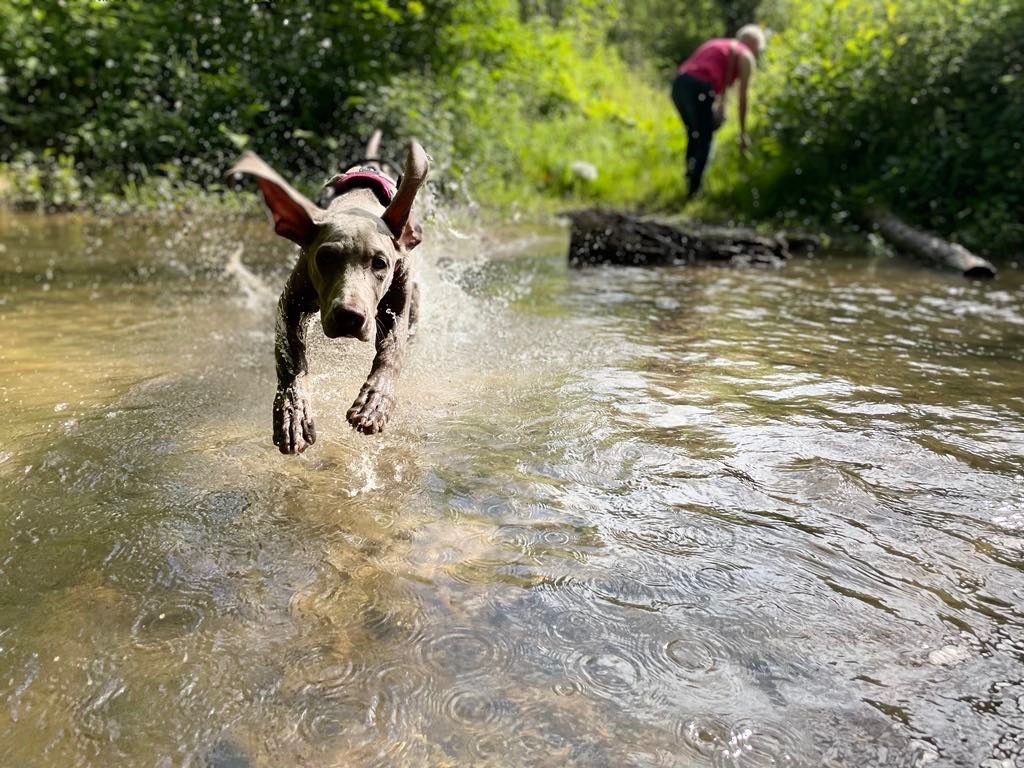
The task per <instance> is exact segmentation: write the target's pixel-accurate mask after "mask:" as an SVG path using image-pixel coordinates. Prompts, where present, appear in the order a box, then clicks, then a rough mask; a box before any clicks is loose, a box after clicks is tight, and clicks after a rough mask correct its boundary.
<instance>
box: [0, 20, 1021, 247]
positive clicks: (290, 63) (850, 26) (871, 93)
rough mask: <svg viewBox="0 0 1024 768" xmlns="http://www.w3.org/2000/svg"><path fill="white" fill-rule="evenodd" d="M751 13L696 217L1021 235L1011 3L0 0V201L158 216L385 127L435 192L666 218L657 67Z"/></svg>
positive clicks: (317, 173)
mask: <svg viewBox="0 0 1024 768" xmlns="http://www.w3.org/2000/svg"><path fill="white" fill-rule="evenodd" d="M752 14H756V15H757V16H758V18H759V19H760V20H761V21H762V22H764V23H766V24H767V25H768V26H769V27H770V28H772V31H773V33H774V34H773V35H772V37H771V38H770V40H769V45H768V53H767V56H766V57H765V60H764V61H763V62H762V69H761V71H760V72H759V73H758V75H757V76H756V77H755V79H754V87H755V93H754V97H753V102H752V103H753V108H754V112H753V114H752V116H751V121H752V125H753V131H752V132H753V134H754V139H755V150H754V152H753V153H752V155H751V157H750V158H749V159H747V160H746V161H741V160H740V158H739V157H738V156H737V154H736V150H735V144H736V142H735V138H736V135H735V134H736V129H737V126H736V119H735V107H736V100H735V98H733V99H731V108H730V109H731V112H732V119H731V120H730V121H729V122H728V123H727V125H726V127H725V128H724V129H723V130H722V132H721V133H720V135H719V136H718V137H717V138H716V147H715V149H716V154H717V156H716V157H715V158H714V159H713V160H712V163H711V165H710V167H709V170H708V174H707V177H706V182H705V191H706V195H707V197H706V198H705V200H704V201H703V202H702V203H700V204H699V205H698V207H697V208H696V209H695V210H696V212H699V213H701V212H703V213H708V214H717V215H719V216H721V215H722V214H723V213H725V214H729V213H731V212H739V213H742V214H744V215H746V216H747V217H750V218H763V217H768V218H772V219H778V218H784V219H785V218H798V219H804V220H810V221H815V220H817V221H826V222H834V223H842V222H844V221H846V220H848V219H849V218H851V215H853V216H855V215H856V213H857V212H858V211H859V210H860V209H861V208H862V206H863V204H864V203H865V202H867V201H869V200H872V199H877V200H881V201H883V202H885V203H887V204H889V205H891V206H893V207H894V208H896V209H897V210H898V211H900V212H902V213H904V214H906V215H908V217H909V218H910V219H912V220H914V221H916V222H919V223H921V224H923V225H926V226H929V227H931V228H934V229H936V230H937V231H940V232H944V233H950V234H954V235H956V236H958V237H960V238H962V239H963V240H964V241H965V242H967V243H968V244H972V245H975V246H977V245H978V244H988V245H990V246H992V247H993V248H1000V247H1003V246H1004V245H1006V244H1009V243H1019V242H1024V229H1022V227H1024V225H1022V224H1021V220H1020V215H1019V214H1020V211H1021V209H1022V207H1024V192H1022V188H1024V176H1022V174H1024V163H1021V162H1020V158H1021V142H1022V141H1024V138H1022V133H1021V129H1020V126H1021V125H1022V124H1024V46H1021V45H1020V40H1022V39H1024V4H1022V3H1021V2H1020V0H760V2H758V1H757V0H692V2H689V3H685V4H678V3H676V2H674V0H636V1H635V2H628V3H627V2H625V1H624V0H575V1H574V2H568V0H344V1H341V0H331V1H329V2H321V1H320V0H289V2H287V3H286V2H283V0H250V1H249V2H234V3H226V4H221V5H220V6H213V5H210V4H208V3H206V2H200V0H174V1H171V0H151V1H148V2H144V1H143V0H109V1H108V0H39V1H35V0H0V127H2V131H3V137H4V142H3V143H2V144H0V193H3V190H2V187H3V186H4V183H3V180H4V179H7V181H6V186H7V194H8V196H10V197H14V198H16V199H19V200H22V201H26V202H28V203H30V204H34V205H43V206H50V207H64V206H73V205H76V204H79V203H81V202H83V201H94V200H97V199H109V198H110V197H111V196H113V197H116V198H118V199H121V200H125V199H127V200H135V201H139V202H141V203H144V204H177V201H179V200H180V199H181V197H182V192H183V191H184V192H188V193H191V192H193V191H195V190H199V189H203V190H206V191H213V192H215V193H219V192H220V191H221V190H222V187H221V174H222V173H223V170H224V169H225V168H227V167H228V166H229V164H230V163H231V162H232V161H233V159H234V158H235V157H237V155H238V153H239V152H240V151H241V150H242V149H254V150H256V151H258V152H259V153H260V154H261V155H263V156H264V157H265V158H266V159H267V160H268V161H270V162H271V163H272V164H274V165H275V166H276V167H278V168H279V169H280V170H281V171H282V173H284V174H285V175H286V176H288V177H290V178H294V179H296V180H298V181H299V184H300V186H305V187H306V188H307V190H309V189H311V188H312V187H313V186H315V184H316V182H317V181H318V180H320V179H321V178H323V177H324V175H325V174H327V173H330V172H333V171H334V170H336V169H337V168H338V167H340V166H341V165H343V164H344V163H345V162H347V161H350V160H353V159H356V158H358V157H359V155H360V152H361V150H362V142H363V140H364V139H365V137H366V136H367V135H369V133H370V131H371V130H372V129H373V128H375V127H380V128H382V129H383V130H384V131H385V134H386V135H387V137H388V138H389V139H392V140H394V139H397V138H403V137H405V136H408V135H416V136H419V137H420V138H421V139H422V140H423V142H424V144H425V145H426V146H427V148H428V150H429V151H430V153H431V154H432V156H433V159H434V163H435V172H434V179H435V183H436V185H437V186H438V188H439V189H440V191H441V193H442V195H445V196H449V197H456V198H461V199H466V198H470V199H476V200H480V201H482V202H485V203H486V202H503V203H508V202H523V203H529V202H530V201H532V200H536V199H538V198H545V199H551V198H572V199H575V200H593V201H601V202H612V203H632V204H640V205H644V206H647V207H661V208H676V207H678V204H679V203H680V201H681V196H682V193H683V179H682V176H683V174H682V166H683V152H684V146H685V139H684V136H683V131H682V130H681V126H680V123H679V118H678V116H677V115H676V114H675V111H674V109H673V107H672V105H671V102H670V100H669V98H668V89H669V82H670V81H671V79H672V75H673V71H674V65H675V64H676V63H677V62H678V61H679V60H680V59H681V58H682V57H684V56H685V55H687V54H688V53H690V52H691V51H692V50H693V48H695V47H696V46H697V45H698V44H699V43H700V42H701V41H702V40H704V39H706V38H707V37H710V36H714V35H720V34H722V33H723V32H724V31H725V30H726V29H727V28H729V27H735V26H737V25H738V24H740V23H743V22H746V21H750V20H751V18H750V17H751V15H752ZM385 150H386V151H388V150H390V151H392V152H394V151H396V150H397V146H396V144H395V143H394V141H392V142H391V143H388V144H386V145H385ZM581 164H583V165H582V167H586V164H589V165H592V166H593V167H594V168H596V170H597V175H596V177H595V178H591V177H590V175H589V174H586V173H582V172H581V171H580V168H581Z"/></svg>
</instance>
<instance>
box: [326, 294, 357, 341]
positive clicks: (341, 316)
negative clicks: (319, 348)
mask: <svg viewBox="0 0 1024 768" xmlns="http://www.w3.org/2000/svg"><path fill="white" fill-rule="evenodd" d="M322 324H323V327H324V335H325V336H327V337H328V338H331V339H336V338H338V337H340V336H352V337H354V338H357V339H363V340H364V341H365V340H366V339H367V337H368V331H367V322H366V314H365V313H363V312H361V311H359V310H358V309H354V308H352V307H346V306H345V305H344V304H342V303H341V302H340V301H335V302H334V303H333V304H332V305H331V308H330V311H329V312H327V314H325V315H324V316H323V317H322Z"/></svg>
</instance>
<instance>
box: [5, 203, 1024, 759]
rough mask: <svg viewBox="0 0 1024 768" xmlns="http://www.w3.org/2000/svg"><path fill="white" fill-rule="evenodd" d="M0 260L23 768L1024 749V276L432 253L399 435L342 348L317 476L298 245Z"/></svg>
mask: <svg viewBox="0 0 1024 768" xmlns="http://www.w3.org/2000/svg"><path fill="white" fill-rule="evenodd" d="M0 244H2V248H0V257H2V262H0V263H2V269H0V318H2V319H0V327H2V329H3V333H2V335H0V361H2V362H3V366H2V369H0V397H2V398H3V404H4V410H5V413H6V414H7V416H6V418H5V419H4V420H3V421H2V422H0V437H2V444H0V481H2V483H0V501H2V506H0V510H2V512H0V534H2V535H0V607H2V611H0V700H2V701H3V703H4V709H3V711H2V712H0V758H2V759H0V762H2V763H3V764H12V765H15V764H17V765H52V764H62V765H63V764H66V765H94V764H114V763H116V764H125V765H128V764H132V765H134V764H139V765H143V764H144V765H152V764H157V765H176V764H179V763H181V764H192V765H195V764H199V765H204V764H206V765H216V766H242V765H250V766H261V765H266V766H271V765H282V764H308V765H396V764H410V765H414V764H415V765H422V764H430V765H438V764H455V765H495V766H507V765H531V766H533V765H552V766H554V765H559V766H561V765H579V766H600V765H607V766H619V765H666V766H668V765H715V766H753V765H811V764H813V765H822V764H824V765H858V766H860V765H906V766H914V765H926V764H948V765H960V764H979V763H982V762H983V761H985V760H1010V761H1012V760H1014V759H1020V757H1019V756H1020V754H1021V751H1022V748H1024V745H1022V744H1021V742H1020V740H1019V738H1020V737H1019V728H1018V727H1017V726H1018V725H1019V722H1020V718H1021V710H1020V707H1021V704H1020V702H1021V701H1022V700H1024V687H1022V685H1021V683H1020V680H1022V679H1024V641H1022V638H1024V631H1022V624H1024V616H1022V613H1021V610H1020V608H1019V606H1020V604H1021V598H1022V597H1024V572H1022V571H1024V567H1022V566H1024V549H1022V547H1024V534H1022V529H1024V486H1022V476H1024V475H1022V467H1021V459H1020V457H1021V455H1022V454H1024V450H1022V449H1024V429H1022V422H1021V418H1020V414H1021V410H1022V406H1024V391H1022V388H1021V384H1020V381H1021V380H1022V377H1021V373H1022V369H1024V359H1022V358H1024V355H1022V353H1021V349H1022V348H1024V347H1022V344H1021V341H1022V340H1024V339H1022V336H1024V304H1022V301H1021V295H1022V293H1021V280H1020V278H1019V276H1017V275H1016V274H1015V273H1009V274H1007V275H1005V276H1003V277H1001V278H1000V281H999V282H998V283H995V284H991V285H968V284H963V283H961V282H959V281H956V280H953V279H947V278H946V277H945V276H942V275H937V274H932V273H927V272H921V271H918V270H913V269H908V268H904V267H902V266H900V265H898V264H894V263H891V262H888V261H881V262H879V261H867V260H856V259H843V258H831V259H830V258H822V259H818V260H814V261H806V262H796V263H793V264H791V265H789V266H788V267H787V268H786V269H785V270H784V271H780V272H771V273H768V272H739V271H726V270H716V269H709V270H668V269H666V270H650V271H642V270H637V271H629V270H625V271H615V270H605V269H593V270H585V271H581V272H573V273H570V272H568V271H567V270H566V268H565V266H564V237H563V233H561V232H560V231H558V230H544V229H528V228H522V229H518V230H515V229H511V230H509V231H508V232H506V233H502V234H501V235H500V236H494V235H491V236H489V237H486V238H485V237H483V236H479V237H477V236H473V237H468V238H467V237H464V236H455V235H450V234H448V233H445V232H437V236H436V237H435V238H434V239H433V240H432V241H428V243H427V244H426V245H425V246H424V248H423V253H422V254H421V255H420V256H419V258H420V262H421V268H422V280H423V284H424V293H425V313H424V318H423V326H422V332H421V333H420V334H419V336H418V338H417V341H416V342H415V344H414V346H413V348H412V351H411V354H410V360H409V365H408V369H407V371H406V374H405V376H404V379H403V382H402V384H401V398H402V403H401V406H400V411H399V413H398V415H397V417H396V419H395V421H394V423H393V424H392V425H391V428H390V429H389V431H387V432H386V433H384V434H383V435H381V436H379V437H376V438H365V437H361V436H358V435H356V434H353V433H352V432H350V431H349V429H348V428H347V427H346V425H345V422H344V414H345V410H346V409H347V407H348V405H349V404H350V402H351V400H352V398H353V397H354V395H355V393H356V391H357V390H358V387H359V384H360V382H361V376H362V374H364V373H365V370H366V369H367V367H368V365H369V360H370V352H369V350H368V349H367V348H365V347H363V348H360V347H358V346H357V345H354V344H347V345H346V344H335V343H330V344H329V343H328V342H327V341H326V340H325V339H323V338H322V337H321V336H320V335H319V333H318V332H316V331H314V333H313V334H312V336H313V340H312V352H311V378H312V381H311V386H310V388H311V392H312V395H313V398H314V408H315V410H316V413H317V417H318V432H319V434H320V435H321V439H320V440H319V442H318V443H317V445H316V446H315V448H314V449H313V450H312V451H310V452H309V453H307V454H306V455H304V456H303V457H301V458H298V459H293V458H285V457H281V456H280V455H278V454H277V453H276V452H275V450H274V449H273V446H271V445H270V439H269V438H270V435H269V410H270V402H271V399H272V393H273V386H274V382H273V370H272V360H271V353H270V349H271V344H272V338H271V332H272V325H273V318H272V308H273V304H274V301H275V299H276V291H277V289H278V287H279V285H280V284H281V282H282V280H283V277H284V275H285V273H286V271H287V268H288V260H289V258H290V256H289V253H288V249H287V248H286V247H284V246H283V245H281V244H279V243H278V242H275V241H274V239H273V238H272V236H271V235H269V234H268V233H267V231H266V227H265V226H263V225H262V224H260V223H249V222H245V223H229V224H227V225H224V224H223V223H218V224H217V225H216V226H215V225H214V223H213V222H210V221H208V220H204V219H202V218H187V219H182V220H180V221H175V222H159V223H153V222H134V221H100V220H95V219H88V218H58V217H54V218H45V219H37V218H32V217H8V218H6V219H3V220H0ZM239 247H241V249H242V250H241V251H239ZM991 764H992V765H996V764H998V763H995V762H993V763H991ZM1010 764H1012V763H1010Z"/></svg>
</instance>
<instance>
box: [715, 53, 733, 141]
mask: <svg viewBox="0 0 1024 768" xmlns="http://www.w3.org/2000/svg"><path fill="white" fill-rule="evenodd" d="M736 57H737V53H736V43H735V42H734V43H733V44H732V45H730V46H729V61H728V64H727V65H726V69H725V90H723V91H722V93H720V94H719V95H718V98H717V99H716V100H715V130H718V129H719V128H720V127H721V126H722V123H724V122H725V95H726V94H727V93H729V86H730V85H731V84H732V76H733V72H735V71H736Z"/></svg>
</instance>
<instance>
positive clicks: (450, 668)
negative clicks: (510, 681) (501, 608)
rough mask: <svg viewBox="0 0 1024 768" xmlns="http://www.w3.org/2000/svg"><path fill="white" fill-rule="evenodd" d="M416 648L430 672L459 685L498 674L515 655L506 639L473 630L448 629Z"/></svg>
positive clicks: (490, 633) (428, 638) (506, 668)
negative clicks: (449, 677)
mask: <svg viewBox="0 0 1024 768" xmlns="http://www.w3.org/2000/svg"><path fill="white" fill-rule="evenodd" d="M416 647H417V649H418V651H419V652H420V653H421V654H422V655H423V660H424V661H425V662H426V663H427V664H429V665H430V667H431V668H432V669H434V670H436V671H437V672H440V673H442V674H447V675H451V676H452V677H453V678H454V679H455V680H458V681H460V682H466V681H470V680H474V679H478V678H481V677H484V676H488V675H495V676H496V675H500V674H501V673H502V672H505V671H507V670H508V669H509V667H511V666H512V664H513V662H514V659H515V657H516V655H517V648H516V646H514V645H512V644H511V643H510V642H509V641H508V640H506V639H505V638H503V637H501V636H500V635H497V634H495V633H493V632H484V631H482V630H480V629H477V628H475V627H460V628H457V629H449V630H448V631H446V632H444V634H440V635H436V636H434V637H427V638H425V639H424V640H423V641H422V642H420V643H418V644H417V646H416Z"/></svg>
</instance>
